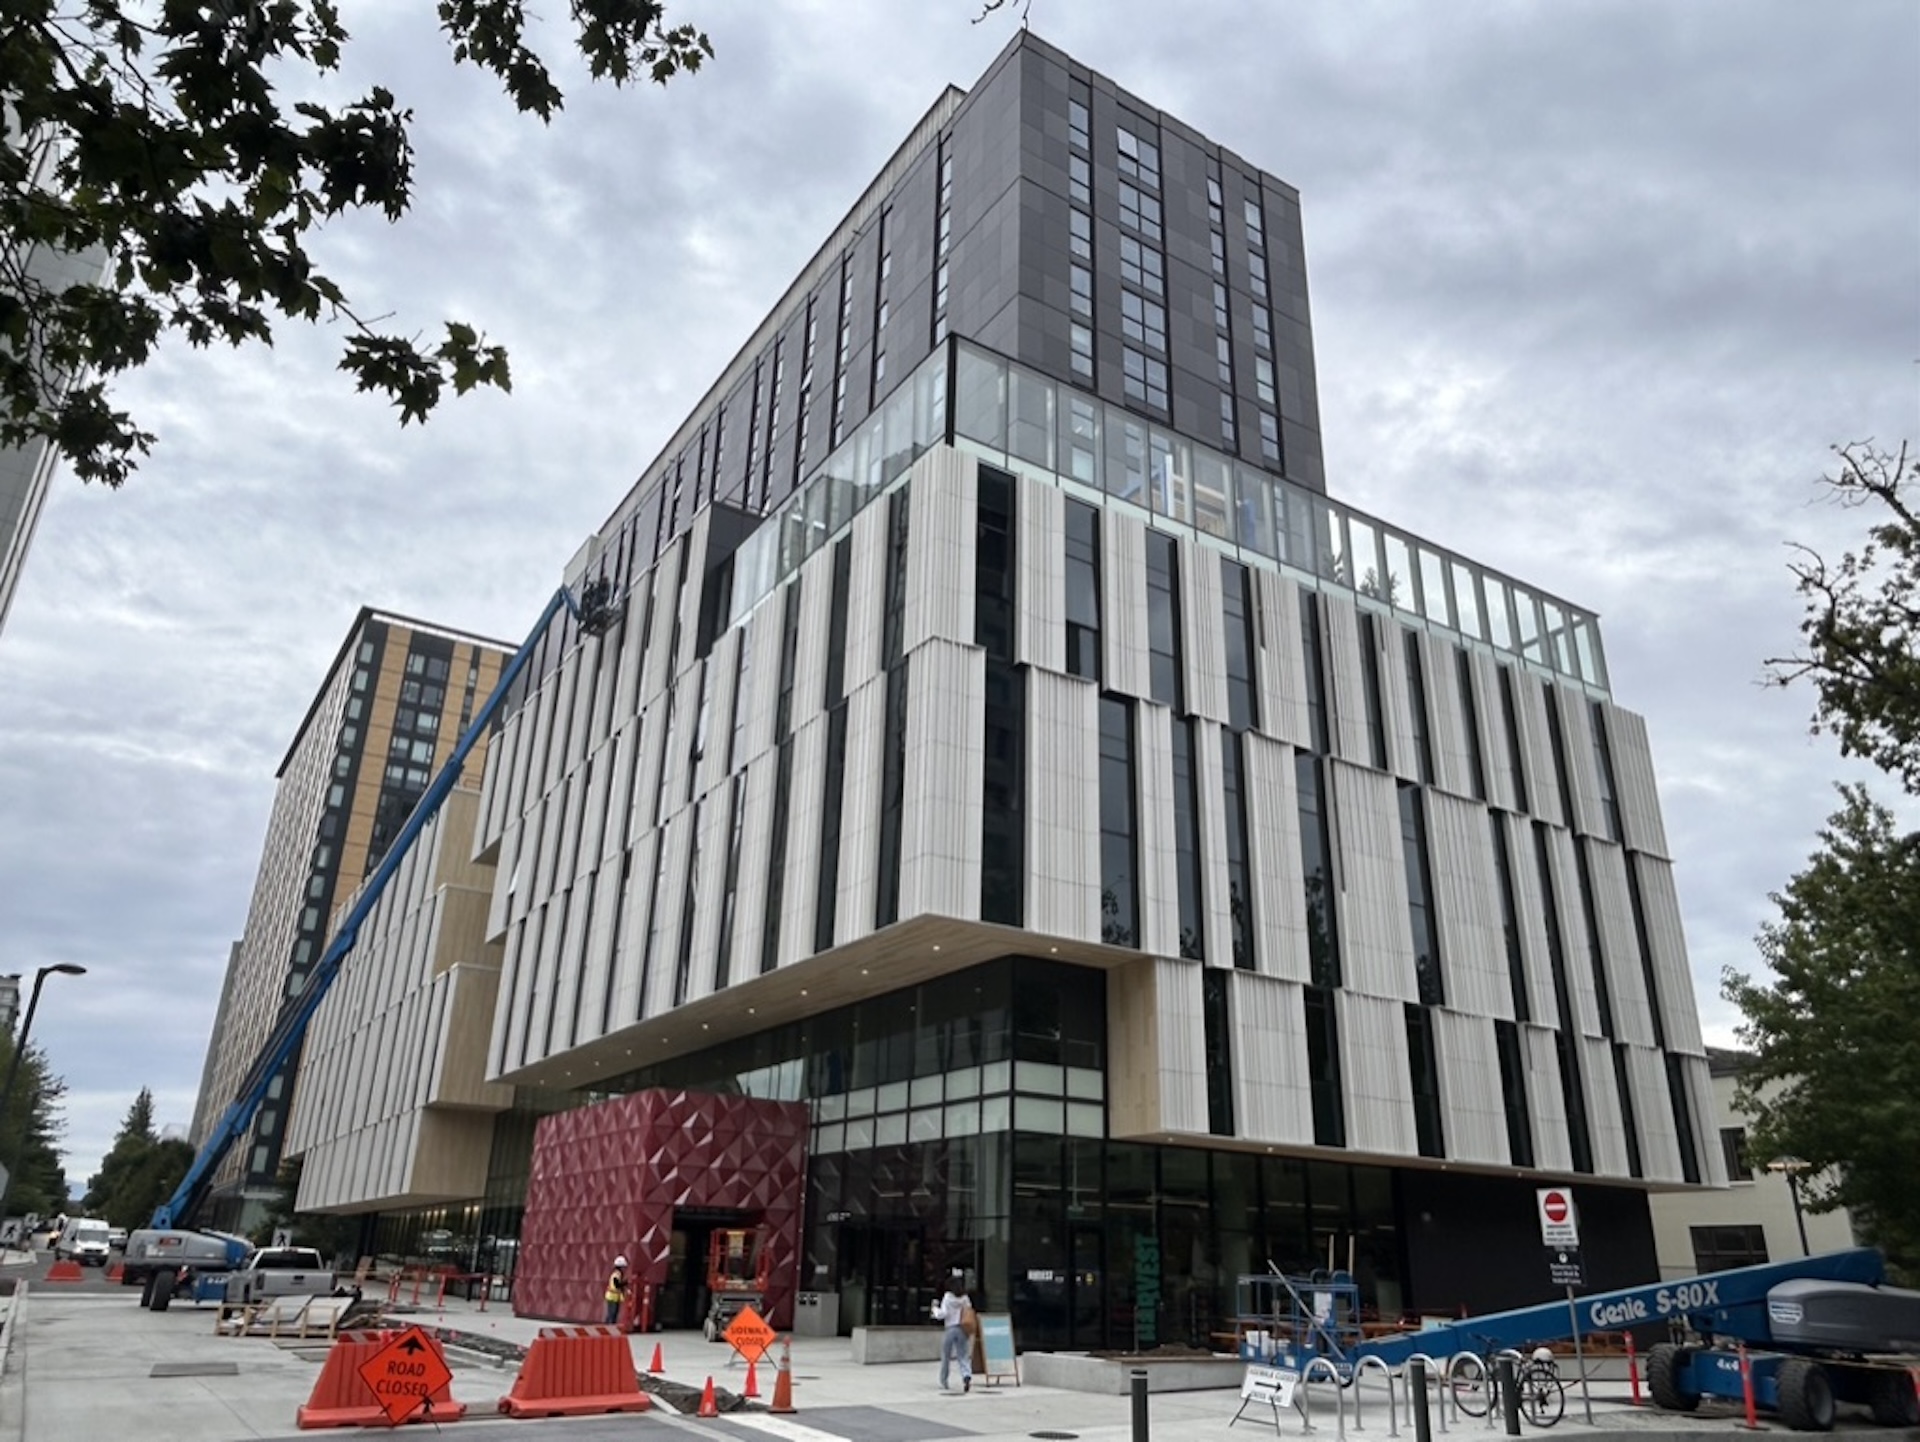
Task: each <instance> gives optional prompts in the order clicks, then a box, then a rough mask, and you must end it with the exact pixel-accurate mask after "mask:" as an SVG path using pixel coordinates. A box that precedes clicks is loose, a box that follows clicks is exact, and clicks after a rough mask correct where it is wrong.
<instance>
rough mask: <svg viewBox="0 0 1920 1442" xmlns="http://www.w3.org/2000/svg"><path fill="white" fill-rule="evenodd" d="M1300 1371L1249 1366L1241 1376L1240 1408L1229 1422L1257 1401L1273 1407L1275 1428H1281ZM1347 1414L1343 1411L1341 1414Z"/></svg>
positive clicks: (1230, 1423)
mask: <svg viewBox="0 0 1920 1442" xmlns="http://www.w3.org/2000/svg"><path fill="white" fill-rule="evenodd" d="M1299 1379H1300V1376H1299V1373H1297V1372H1293V1371H1289V1370H1288V1369H1287V1368H1285V1367H1259V1366H1255V1367H1249V1368H1247V1370H1246V1373H1245V1375H1243V1376H1242V1377H1241V1378H1240V1410H1239V1411H1238V1412H1235V1413H1234V1414H1233V1417H1232V1419H1231V1420H1230V1421H1229V1422H1228V1423H1227V1425H1228V1426H1229V1427H1231V1426H1232V1425H1233V1424H1234V1423H1235V1422H1238V1421H1239V1420H1240V1418H1241V1417H1242V1416H1243V1415H1244V1414H1245V1412H1246V1410H1247V1408H1249V1407H1251V1406H1253V1405H1255V1404H1256V1403H1264V1404H1265V1405H1266V1406H1268V1407H1270V1408H1272V1409H1273V1429H1274V1431H1276V1432H1278V1431H1279V1430H1280V1409H1281V1408H1282V1407H1290V1406H1292V1405H1293V1386H1294V1383H1295V1382H1297V1381H1299ZM1341 1415H1342V1416H1345V1413H1344V1412H1343V1413H1342V1414H1341Z"/></svg>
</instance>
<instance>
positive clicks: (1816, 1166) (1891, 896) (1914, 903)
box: [1723, 787, 1920, 1274]
mask: <svg viewBox="0 0 1920 1442" xmlns="http://www.w3.org/2000/svg"><path fill="white" fill-rule="evenodd" d="M1841 798H1842V803H1843V804H1842V806H1841V808H1840V810H1839V811H1837V812H1835V813H1834V815H1833V816H1832V817H1831V818H1830V819H1829V821H1828V824H1827V827H1826V829H1825V830H1823V831H1822V832H1821V834H1820V841H1821V849H1820V850H1819V851H1817V852H1815V854H1814V855H1813V856H1812V857H1811V858H1810V860H1809V861H1808V863H1807V867H1806V869H1805V870H1803V871H1801V872H1800V873H1799V874H1798V875H1796V876H1795V877H1794V878H1793V879H1792V880H1791V881H1790V882H1788V883H1787V887H1786V890H1785V891H1784V892H1781V893H1778V894H1776V895H1775V896H1774V898H1773V900H1774V902H1775V904H1776V905H1777V906H1778V907H1779V909H1780V919H1779V920H1778V921H1776V922H1770V923H1768V924H1767V925H1766V926H1765V927H1764V928H1763V929H1762V930H1761V933H1760V937H1759V949H1760V954H1761V956H1762V957H1763V958H1764V959H1765V961H1766V963H1767V965H1768V966H1769V967H1770V968H1771V970H1772V973H1773V975H1772V977H1771V978H1770V979H1768V980H1766V981H1764V982H1756V981H1754V980H1752V979H1751V978H1749V977H1747V976H1745V975H1742V974H1740V973H1737V972H1732V971H1729V972H1728V974H1727V976H1726V978H1725V983H1724V987H1723V990H1724V993H1725V995H1726V997H1727V999H1728V1000H1729V1001H1732V1002H1733V1003H1735V1004H1736V1005H1737V1006H1738V1007H1739V1008H1740V1010H1741V1012H1742V1013H1743V1014H1744V1016H1745V1018H1746V1020H1745V1024H1744V1025H1743V1026H1742V1027H1741V1028H1740V1032H1739V1034H1740V1039H1741V1041H1742V1042H1743V1043H1744V1044H1746V1045H1747V1046H1749V1047H1751V1048H1752V1049H1753V1051H1754V1053H1755V1061H1754V1063H1753V1064H1752V1066H1751V1067H1750V1069H1749V1070H1748V1071H1747V1072H1746V1074H1745V1075H1744V1076H1743V1078H1742V1080H1741V1086H1740V1102H1741V1105H1742V1107H1743V1108H1744V1109H1746V1110H1747V1111H1748V1112H1749V1113H1750V1114H1751V1115H1752V1116H1753V1117H1754V1118H1755V1126H1754V1128H1753V1139H1752V1146H1753V1149H1754V1154H1755V1155H1757V1156H1763V1157H1773V1156H1793V1157H1798V1158H1800V1159H1801V1160H1803V1161H1805V1162H1807V1163H1808V1164H1809V1166H1810V1168H1811V1170H1810V1171H1809V1172H1808V1174H1807V1176H1808V1181H1807V1191H1808V1197H1809V1203H1810V1205H1811V1208H1812V1209H1813V1210H1815V1211H1828V1210H1832V1209H1833V1208H1835V1207H1846V1208H1848V1209H1849V1210H1851V1211H1852V1212H1853V1214H1854V1217H1855V1220H1856V1221H1857V1222H1858V1223H1859V1224H1860V1225H1861V1226H1862V1229H1863V1230H1864V1231H1865V1232H1866V1233H1867V1235H1868V1236H1870V1237H1871V1238H1872V1239H1873V1240H1874V1241H1875V1242H1877V1243H1878V1244H1879V1245H1880V1246H1881V1247H1882V1248H1883V1249H1884V1250H1885V1251H1886V1252H1887V1254H1888V1257H1889V1260H1890V1261H1891V1262H1892V1263H1893V1264H1894V1266H1895V1267H1896V1268H1898V1269H1900V1270H1902V1271H1904V1272H1907V1273H1910V1274H1911V1273H1916V1272H1920V1188H1917V1187H1915V1185H1914V1176H1915V1171H1914V1158H1915V1157H1917V1156H1920V1028H1916V1025H1915V1018H1916V1017H1920V833H1915V834H1906V835H1902V834H1898V833H1897V832H1896V830H1895V827H1894V822H1893V816H1892V814H1891V813H1890V812H1889V811H1888V810H1887V809H1886V808H1885V807H1883V806H1879V805H1876V804H1875V803H1874V802H1873V801H1871V800H1870V799H1869V798H1868V796H1867V794H1866V791H1865V790H1864V789H1863V788H1861V787H1843V788H1841Z"/></svg>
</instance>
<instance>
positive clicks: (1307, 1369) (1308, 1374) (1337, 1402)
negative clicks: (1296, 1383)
mask: <svg viewBox="0 0 1920 1442" xmlns="http://www.w3.org/2000/svg"><path fill="white" fill-rule="evenodd" d="M1316 1367H1317V1368H1320V1369H1322V1370H1324V1371H1325V1372H1326V1374H1327V1377H1328V1378H1329V1380H1331V1381H1332V1383H1333V1431H1334V1435H1335V1436H1336V1437H1345V1436H1346V1435H1347V1403H1346V1399H1345V1398H1344V1397H1343V1396H1342V1395H1341V1391H1340V1369H1339V1368H1338V1367H1336V1366H1334V1365H1333V1363H1331V1362H1329V1361H1328V1360H1327V1359H1326V1358H1325V1357H1309V1358H1307V1365H1306V1366H1304V1367H1302V1368H1301V1369H1300V1430H1301V1431H1302V1432H1311V1431H1313V1430H1314V1426H1313V1401H1312V1397H1311V1394H1310V1391H1309V1388H1308V1385H1307V1384H1308V1383H1310V1382H1312V1381H1313V1374H1314V1369H1315V1368H1316Z"/></svg>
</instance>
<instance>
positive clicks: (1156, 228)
mask: <svg viewBox="0 0 1920 1442" xmlns="http://www.w3.org/2000/svg"><path fill="white" fill-rule="evenodd" d="M1074 198H1075V199H1076V200H1077V199H1079V198H1080V197H1078V196H1075V197H1074ZM1120 223H1121V224H1122V225H1124V226H1126V227H1127V228H1128V229H1129V230H1135V231H1138V232H1139V233H1140V234H1141V235H1144V236H1145V237H1146V238H1147V239H1148V240H1152V241H1158V240H1159V239H1160V201H1159V198H1158V197H1157V196H1152V195H1148V194H1147V193H1146V192H1145V191H1143V190H1141V189H1140V188H1139V187H1138V186H1136V185H1133V184H1130V183H1129V182H1127V181H1124V180H1123V181H1121V182H1120Z"/></svg>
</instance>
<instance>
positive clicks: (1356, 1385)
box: [1353, 1357, 1400, 1437]
mask: <svg viewBox="0 0 1920 1442" xmlns="http://www.w3.org/2000/svg"><path fill="white" fill-rule="evenodd" d="M1368 1367H1373V1368H1376V1369H1377V1370H1378V1371H1379V1373H1380V1375H1381V1376H1382V1377H1385V1378H1386V1379H1387V1435H1388V1436H1389V1437H1398V1436H1399V1435H1400V1417H1399V1412H1398V1409H1397V1408H1396V1407H1395V1406H1394V1405H1393V1368H1391V1367H1389V1366H1388V1365H1387V1364H1386V1363H1385V1362H1383V1361H1381V1360H1380V1359H1379V1358H1378V1357H1362V1358H1361V1359H1360V1360H1359V1362H1358V1363H1357V1364H1356V1365H1355V1366H1354V1369H1353V1430H1354V1431H1356V1432H1364V1431H1366V1430H1367V1429H1366V1424H1365V1423H1363V1422H1362V1421H1361V1420H1360V1374H1361V1373H1362V1372H1364V1371H1366V1370H1367V1368H1368Z"/></svg>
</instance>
